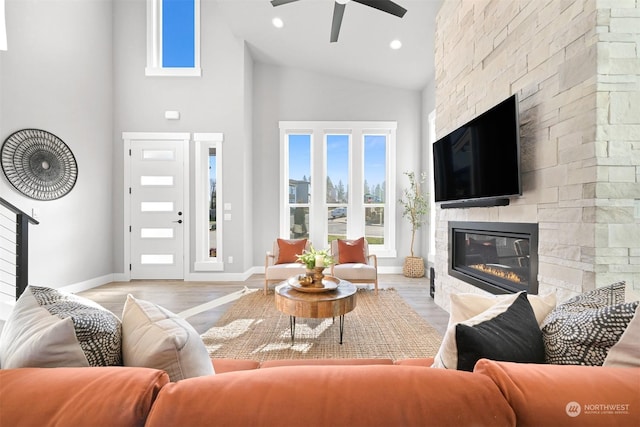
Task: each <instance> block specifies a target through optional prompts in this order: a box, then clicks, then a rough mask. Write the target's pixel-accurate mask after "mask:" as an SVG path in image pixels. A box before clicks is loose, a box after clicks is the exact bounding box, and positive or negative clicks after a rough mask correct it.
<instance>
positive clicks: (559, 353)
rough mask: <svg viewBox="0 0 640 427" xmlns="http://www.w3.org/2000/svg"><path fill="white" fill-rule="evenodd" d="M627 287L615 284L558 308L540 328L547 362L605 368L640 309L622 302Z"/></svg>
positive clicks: (578, 297)
mask: <svg viewBox="0 0 640 427" xmlns="http://www.w3.org/2000/svg"><path fill="white" fill-rule="evenodd" d="M624 288H625V283H624V282H619V283H614V284H613V285H610V286H607V287H604V288H598V289H596V290H594V291H590V292H585V293H584V294H582V295H578V296H577V297H574V298H572V299H570V300H568V301H567V302H565V303H563V304H560V305H558V307H556V308H555V309H554V310H553V311H552V312H551V313H550V314H549V315H548V316H547V317H546V318H545V320H544V321H543V322H542V325H541V328H542V337H543V340H544V344H545V359H546V362H547V363H553V364H560V365H596V366H600V365H602V364H603V363H604V360H605V358H606V357H607V352H608V351H609V349H610V348H611V347H612V346H613V345H614V344H615V343H617V342H618V340H619V339H620V337H621V336H622V334H623V333H624V331H625V329H626V328H627V325H628V324H629V322H630V321H631V319H632V318H633V316H634V314H635V311H636V308H637V306H638V301H636V302H631V303H624V302H623V301H624Z"/></svg>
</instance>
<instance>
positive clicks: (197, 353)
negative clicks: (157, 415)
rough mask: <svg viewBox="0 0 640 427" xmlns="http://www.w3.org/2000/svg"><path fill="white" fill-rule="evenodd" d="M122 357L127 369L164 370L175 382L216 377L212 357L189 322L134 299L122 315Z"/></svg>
mask: <svg viewBox="0 0 640 427" xmlns="http://www.w3.org/2000/svg"><path fill="white" fill-rule="evenodd" d="M122 357H123V360H124V365H125V366H143V367H147V368H154V369H162V370H164V371H166V372H167V373H168V374H169V378H170V379H171V381H178V380H182V379H185V378H191V377H197V376H201V375H212V374H214V370H213V365H212V363H211V359H210V358H209V353H208V351H207V349H206V347H205V346H204V343H203V342H202V340H201V339H200V335H199V334H198V333H197V332H196V330H195V329H194V328H193V326H191V325H190V324H189V322H187V321H186V320H184V319H182V318H180V317H178V316H177V315H175V314H173V313H172V312H170V311H169V310H166V309H164V308H162V307H160V306H158V305H156V304H153V303H151V302H148V301H143V300H140V299H136V298H134V297H133V296H132V295H128V296H127V301H126V302H125V305H124V310H123V312H122Z"/></svg>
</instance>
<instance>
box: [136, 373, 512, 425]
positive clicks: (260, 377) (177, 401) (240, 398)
mask: <svg viewBox="0 0 640 427" xmlns="http://www.w3.org/2000/svg"><path fill="white" fill-rule="evenodd" d="M444 408H446V409H444ZM515 421H516V420H515V415H514V413H513V411H512V409H511V408H510V407H509V405H508V404H507V402H506V400H505V398H504V397H503V396H502V394H501V393H500V392H499V391H498V387H497V386H496V385H495V384H494V383H493V382H492V381H491V380H490V379H489V378H487V377H486V376H483V375H476V374H473V373H470V372H461V371H444V370H441V369H428V368H424V367H416V366H396V365H366V366H336V365H334V366H287V367H279V368H271V369H258V370H254V371H240V372H229V373H226V374H224V375H214V376H210V377H200V378H190V379H188V380H185V381H180V382H177V383H172V384H168V385H167V386H165V387H164V388H163V389H162V390H161V391H160V394H159V395H158V399H157V400H156V403H155V404H154V405H153V408H152V410H151V413H150V414H149V418H148V420H147V427H158V426H189V427H200V426H211V425H212V424H215V425H221V426H255V425H262V426H300V425H304V426H305V427H316V426H317V427H320V426H330V425H342V426H359V427H367V426H424V425H433V426H470V425H474V426H489V425H495V426H513V425H515Z"/></svg>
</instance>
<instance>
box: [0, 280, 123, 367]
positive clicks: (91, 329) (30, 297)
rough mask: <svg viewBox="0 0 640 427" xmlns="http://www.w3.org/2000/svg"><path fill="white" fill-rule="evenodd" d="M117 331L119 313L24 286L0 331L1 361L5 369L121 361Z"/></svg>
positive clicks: (119, 329) (51, 292) (56, 291)
mask: <svg viewBox="0 0 640 427" xmlns="http://www.w3.org/2000/svg"><path fill="white" fill-rule="evenodd" d="M121 336H122V327H121V323H120V320H119V319H118V317H117V316H116V315H114V314H113V313H111V312H110V311H108V310H106V309H105V308H103V307H101V306H100V305H98V304H96V303H95V302H93V301H90V300H88V299H86V298H82V297H79V296H76V295H73V294H69V293H65V292H62V291H59V290H57V289H51V288H45V287H38V286H29V287H28V288H27V289H26V290H25V292H24V293H23V294H22V296H21V297H20V298H19V299H18V301H17V302H16V305H15V307H14V309H13V311H12V312H11V314H10V316H9V319H7V323H6V324H5V327H4V330H3V332H2V336H0V365H1V366H2V368H4V369H9V368H22V367H43V368H46V367H62V366H111V365H122V351H121V347H122V338H121Z"/></svg>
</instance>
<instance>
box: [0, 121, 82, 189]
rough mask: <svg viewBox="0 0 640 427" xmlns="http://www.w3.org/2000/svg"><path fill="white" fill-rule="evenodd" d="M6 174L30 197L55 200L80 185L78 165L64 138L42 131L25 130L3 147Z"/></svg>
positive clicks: (13, 183)
mask: <svg viewBox="0 0 640 427" xmlns="http://www.w3.org/2000/svg"><path fill="white" fill-rule="evenodd" d="M0 153H1V154H2V171H3V172H4V175H5V176H6V177H7V179H8V180H9V182H10V183H11V185H13V186H14V187H15V188H16V189H17V190H18V191H20V192H21V193H22V194H24V195H25V196H27V197H31V198H32V199H36V200H55V199H59V198H60V197H62V196H64V195H65V194H67V193H68V192H69V191H71V189H72V188H73V186H74V185H75V184H76V179H77V178H78V165H77V164H76V159H75V157H73V153H71V150H70V149H69V147H68V146H67V144H65V143H64V142H63V141H62V140H61V139H60V138H58V137H57V136H55V135H54V134H52V133H50V132H47V131H44V130H40V129H22V130H19V131H17V132H14V133H13V134H11V135H10V136H9V137H8V138H7V139H6V140H5V141H4V143H3V144H2V149H0Z"/></svg>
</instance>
